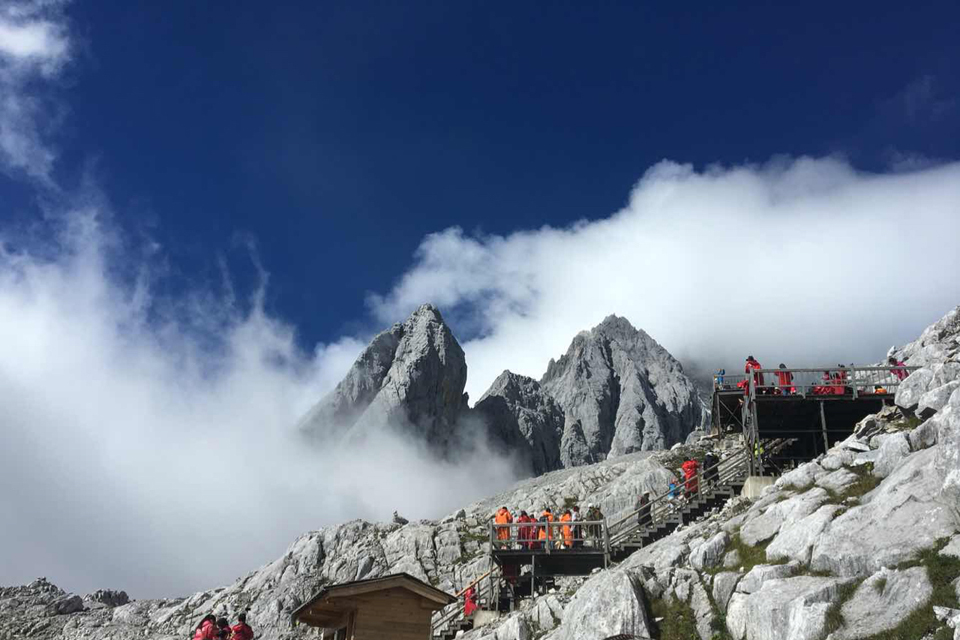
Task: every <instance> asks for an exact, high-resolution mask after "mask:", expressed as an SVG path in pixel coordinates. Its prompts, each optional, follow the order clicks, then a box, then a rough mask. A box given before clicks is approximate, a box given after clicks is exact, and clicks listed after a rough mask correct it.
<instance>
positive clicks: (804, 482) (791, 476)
mask: <svg viewBox="0 0 960 640" xmlns="http://www.w3.org/2000/svg"><path fill="white" fill-rule="evenodd" d="M822 473H824V469H823V467H821V466H820V465H819V464H817V463H816V462H806V463H804V464H801V465H800V466H799V467H797V468H796V469H794V470H793V471H789V472H787V473H785V474H783V475H782V476H780V478H778V479H777V482H776V483H775V484H776V487H777V488H778V489H783V488H788V487H794V488H796V489H806V488H807V487H809V486H810V485H812V484H813V483H814V482H816V480H817V476H819V475H821V474H822Z"/></svg>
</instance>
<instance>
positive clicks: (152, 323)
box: [0, 208, 511, 597]
mask: <svg viewBox="0 0 960 640" xmlns="http://www.w3.org/2000/svg"><path fill="white" fill-rule="evenodd" d="M59 220H60V222H59V223H58V224H57V225H56V229H57V231H58V235H57V236H56V237H55V238H50V237H46V238H33V239H31V240H29V241H27V240H25V239H24V238H22V237H21V238H15V239H11V238H10V237H9V236H7V237H3V236H0V335H3V336H5V337H6V339H5V340H4V347H3V352H2V355H0V406H2V407H3V416H2V418H0V486H3V487H4V488H5V489H4V491H3V492H0V520H2V522H3V523H4V524H3V527H0V548H2V549H3V550H4V553H3V554H0V584H17V583H23V582H25V581H29V580H32V579H33V578H34V577H36V576H38V575H46V576H48V577H49V578H50V579H51V580H54V581H55V582H57V583H59V584H61V585H62V586H63V587H65V588H67V589H71V590H76V591H80V592H83V591H88V590H93V589H94V588H104V587H113V588H123V589H127V590H129V591H130V592H131V594H132V595H134V596H136V597H144V596H172V595H176V594H184V593H188V592H190V591H193V590H199V589H207V588H211V587H214V586H217V585H220V584H225V583H227V582H229V581H232V580H233V579H234V578H236V577H237V576H239V575H241V574H243V573H245V572H246V571H248V570H251V569H253V568H254V567H256V566H257V565H259V564H260V563H263V562H266V561H270V560H273V559H274V558H276V557H278V556H279V555H280V554H281V553H282V551H283V550H284V549H285V548H286V546H287V545H288V544H289V543H290V542H291V541H292V540H293V539H294V538H295V537H296V536H297V535H299V534H301V533H303V532H304V531H307V530H311V529H315V528H317V527H319V526H322V525H327V524H332V523H337V522H342V521H345V520H348V519H352V518H357V517H365V518H368V519H378V520H384V519H387V518H389V516H390V513H391V512H392V511H393V510H394V509H398V510H400V512H401V513H403V514H405V515H406V516H408V517H412V518H420V517H437V516H440V515H443V514H444V513H447V512H450V511H452V510H454V509H455V508H458V507H459V506H461V505H462V504H465V503H468V502H470V501H471V500H473V499H476V498H479V497H482V496H484V495H487V494H488V493H493V492H495V491H496V490H499V489H501V488H503V487H504V486H505V485H506V484H508V483H510V482H511V478H510V477H509V473H506V471H505V469H504V468H497V467H496V465H491V464H489V461H488V457H486V456H477V457H476V458H472V459H467V460H460V461H457V462H454V463H440V462H438V461H436V460H434V459H433V458H432V457H431V456H430V455H429V454H427V453H426V452H425V451H423V450H422V449H421V448H419V447H418V446H417V445H416V444H414V443H410V442H405V441H401V440H399V439H398V438H396V437H394V436H391V435H390V434H386V433H384V434H382V437H381V438H380V439H379V440H378V441H377V442H374V443H367V444H366V445H365V446H362V447H356V446H354V445H343V444H341V445H337V446H333V445H330V446H328V447H327V448H326V449H325V450H321V451H318V450H315V449H311V448H308V447H306V446H305V445H304V442H303V441H302V440H301V439H300V438H298V437H297V434H296V433H294V432H293V428H294V425H295V424H296V423H297V421H298V419H299V418H300V417H301V416H302V415H303V413H304V412H305V411H306V409H307V408H308V407H309V406H310V405H311V404H312V403H313V402H315V401H316V400H317V399H318V398H319V397H320V396H321V394H322V393H323V392H325V391H326V390H328V389H330V388H332V386H333V385H334V384H336V382H337V381H339V379H340V378H341V376H342V375H343V373H344V372H345V371H346V370H347V368H348V367H349V366H350V364H351V363H352V361H353V360H354V358H355V357H356V355H357V354H358V353H359V351H360V349H361V348H362V346H363V345H364V344H365V337H364V338H360V339H357V338H351V337H345V338H342V339H340V340H337V341H336V342H333V343H331V344H325V345H319V346H318V347H317V348H316V350H315V352H313V353H309V354H306V353H302V352H301V351H300V350H299V349H298V347H297V346H296V342H295V339H294V338H295V336H294V331H293V329H292V328H291V327H290V326H288V325H286V324H284V323H283V322H282V321H280V320H278V319H276V318H273V317H271V316H270V315H269V314H268V313H266V312H265V311H264V309H263V308H262V307H261V305H260V302H259V301H260V300H261V299H262V296H261V295H260V292H257V293H255V294H254V295H252V296H251V301H250V302H249V304H247V305H244V304H240V305H237V304H235V303H234V299H233V298H232V297H231V295H230V294H229V293H227V294H224V295H218V294H215V293H212V292H209V291H192V292H185V293H184V294H183V295H179V296H177V297H176V298H172V299H171V298H160V297H158V296H155V295H154V294H153V293H152V287H153V286H154V285H155V283H156V280H157V278H158V276H156V274H155V273H154V269H153V265H152V264H151V263H149V262H139V263H131V255H130V251H129V250H128V249H129V248H127V247H125V246H124V243H123V240H122V237H121V236H120V235H119V233H118V232H116V231H115V230H111V228H110V226H109V224H104V223H103V221H102V216H101V215H100V214H99V213H98V211H97V210H96V209H93V208H90V209H86V210H80V211H75V212H71V213H69V214H67V215H66V216H64V217H62V218H59ZM0 233H2V230H0ZM28 247H29V248H30V249H29V250H28V249H27V248H28ZM158 259H159V258H158ZM125 273H139V274H140V276H139V277H137V278H135V279H134V281H133V282H132V283H130V282H127V283H126V284H125V283H124V282H123V281H121V280H120V279H119V278H120V276H121V274H125ZM161 288H162V287H161ZM243 306H246V307H247V310H246V311H243V310H242V309H241V308H239V307H243Z"/></svg>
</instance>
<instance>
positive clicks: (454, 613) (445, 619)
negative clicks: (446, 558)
mask: <svg viewBox="0 0 960 640" xmlns="http://www.w3.org/2000/svg"><path fill="white" fill-rule="evenodd" d="M499 584H500V575H499V573H498V569H497V568H496V567H494V568H493V569H490V570H489V571H487V572H486V573H485V574H483V575H482V576H480V577H479V578H476V579H475V580H474V581H473V582H471V583H470V584H468V585H467V586H465V587H464V588H463V589H461V590H460V591H458V592H457V593H456V598H457V601H456V602H454V603H452V604H449V605H447V606H446V607H444V608H443V609H441V610H440V611H438V612H436V613H435V614H433V619H432V620H431V623H430V627H431V637H432V636H437V635H443V633H444V631H445V630H446V629H449V628H450V627H451V626H452V625H454V624H458V623H459V622H460V621H461V620H463V619H464V618H466V615H465V613H464V605H465V604H466V602H465V600H466V597H465V596H466V594H467V592H468V591H469V590H470V589H471V588H472V589H474V590H475V595H476V598H477V605H478V606H480V607H481V608H482V605H483V604H484V601H486V603H487V606H488V607H489V605H490V603H491V602H492V603H495V602H496V599H497V598H499V593H498V588H497V587H499Z"/></svg>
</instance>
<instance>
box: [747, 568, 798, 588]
mask: <svg viewBox="0 0 960 640" xmlns="http://www.w3.org/2000/svg"><path fill="white" fill-rule="evenodd" d="M799 568H800V563H799V562H789V563H787V564H758V565H757V566H755V567H754V568H753V569H751V570H750V571H749V572H747V575H745V576H743V578H742V579H741V580H740V582H739V583H737V593H754V592H755V591H759V590H760V589H761V588H762V587H763V584H764V583H765V582H768V581H769V580H782V579H784V578H789V577H790V576H792V575H794V574H795V573H797V570H798V569H799Z"/></svg>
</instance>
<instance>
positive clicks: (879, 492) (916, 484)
mask: <svg viewBox="0 0 960 640" xmlns="http://www.w3.org/2000/svg"><path fill="white" fill-rule="evenodd" d="M939 448H940V445H938V446H937V447H934V448H932V449H926V450H924V451H920V452H918V453H914V454H912V455H910V456H908V457H907V458H905V459H904V460H903V462H902V463H901V464H900V466H899V467H898V468H897V469H896V470H895V471H894V472H893V473H891V474H890V475H889V476H887V477H886V478H885V479H884V480H883V482H881V484H880V486H878V487H877V488H876V489H874V490H873V491H872V492H870V493H869V494H867V495H866V496H864V498H863V504H861V505H858V506H854V507H851V508H850V509H848V510H847V511H846V512H844V513H843V514H841V515H839V516H837V517H836V518H835V519H834V520H833V521H831V522H830V523H829V524H828V525H827V526H826V527H825V528H824V530H823V532H822V533H821V534H820V536H819V537H818V538H817V540H816V541H815V542H814V545H813V550H812V552H811V558H810V566H811V568H813V569H815V570H825V571H830V572H831V573H833V574H835V575H842V576H866V575H870V574H871V573H873V572H875V571H877V570H879V569H880V568H881V567H884V566H887V567H890V566H895V565H897V564H899V563H900V562H903V561H905V560H908V559H910V558H911V557H913V556H914V555H915V554H916V553H917V552H918V551H920V550H922V549H927V548H929V547H932V546H933V544H934V542H935V541H936V540H937V539H938V538H942V537H944V536H949V535H951V534H952V533H953V531H954V522H953V518H952V516H951V514H950V513H949V511H948V509H947V508H945V507H944V506H943V505H942V504H940V503H939V502H938V501H937V493H938V490H939V489H940V487H941V485H942V480H941V478H940V476H939V474H938V473H937V471H936V469H935V468H934V465H933V462H934V459H935V457H936V455H937V449H939Z"/></svg>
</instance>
